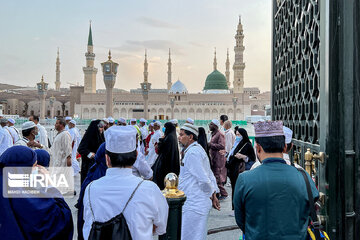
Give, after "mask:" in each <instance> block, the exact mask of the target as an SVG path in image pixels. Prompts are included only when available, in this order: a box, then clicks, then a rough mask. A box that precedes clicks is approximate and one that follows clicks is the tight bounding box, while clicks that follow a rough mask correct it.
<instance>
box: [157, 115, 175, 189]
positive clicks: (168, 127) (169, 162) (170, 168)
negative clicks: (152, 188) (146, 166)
mask: <svg viewBox="0 0 360 240" xmlns="http://www.w3.org/2000/svg"><path fill="white" fill-rule="evenodd" d="M164 127H165V137H164V138H160V139H159V143H158V153H159V156H158V157H157V159H156V161H155V163H154V165H153V167H152V169H153V181H154V182H155V183H156V184H157V185H158V187H159V188H160V189H164V178H165V176H166V174H168V173H171V172H172V173H175V174H176V175H179V172H180V157H179V147H178V141H177V137H176V127H175V125H174V124H172V123H171V122H167V123H165V125H164Z"/></svg>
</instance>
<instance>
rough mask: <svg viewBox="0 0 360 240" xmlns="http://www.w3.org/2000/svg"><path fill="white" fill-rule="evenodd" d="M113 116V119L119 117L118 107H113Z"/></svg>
mask: <svg viewBox="0 0 360 240" xmlns="http://www.w3.org/2000/svg"><path fill="white" fill-rule="evenodd" d="M113 117H114V118H115V119H118V118H119V117H120V113H119V109H118V108H115V109H114V112H113Z"/></svg>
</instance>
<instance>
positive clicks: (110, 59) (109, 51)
mask: <svg viewBox="0 0 360 240" xmlns="http://www.w3.org/2000/svg"><path fill="white" fill-rule="evenodd" d="M108 58H109V60H111V51H110V49H109V56H108Z"/></svg>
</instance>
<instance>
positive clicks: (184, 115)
mask: <svg viewBox="0 0 360 240" xmlns="http://www.w3.org/2000/svg"><path fill="white" fill-rule="evenodd" d="M186 118H187V110H186V109H185V108H183V109H181V119H186Z"/></svg>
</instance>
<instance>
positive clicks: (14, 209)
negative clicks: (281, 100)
mask: <svg viewBox="0 0 360 240" xmlns="http://www.w3.org/2000/svg"><path fill="white" fill-rule="evenodd" d="M0 124H1V128H0V167H1V168H4V167H8V166H19V167H22V166H27V167H37V168H39V171H40V172H42V173H46V169H47V168H48V167H72V168H73V171H74V176H76V175H79V174H80V175H81V179H80V181H81V190H80V193H79V194H76V192H74V194H75V195H78V196H79V198H78V202H77V204H76V208H77V210H78V214H77V230H78V231H77V232H78V239H112V238H113V239H115V238H117V239H131V238H132V239H140V240H143V239H152V238H153V235H162V234H165V233H166V227H167V219H168V204H167V201H166V199H165V197H164V196H163V194H162V193H161V190H163V189H164V187H165V186H164V178H165V176H166V175H167V174H168V173H175V174H176V175H178V176H179V186H178V188H179V189H180V190H182V191H184V193H185V195H186V201H185V203H184V206H183V208H182V226H181V237H182V239H185V240H187V239H195V240H197V239H199V240H202V239H206V236H207V222H208V217H209V213H210V210H211V208H212V207H213V208H215V209H217V210H219V211H220V208H221V206H220V204H221V201H223V200H225V199H226V198H228V192H227V191H226V189H225V187H224V186H225V185H226V184H230V185H231V199H232V210H233V211H232V213H231V216H234V217H235V219H236V222H237V224H238V225H239V227H240V228H241V230H242V231H243V233H244V234H245V235H246V237H247V239H267V238H268V236H269V235H271V236H274V237H279V236H281V237H284V238H280V239H305V238H302V237H303V236H304V237H305V236H306V227H307V224H308V219H309V218H308V216H309V206H308V205H309V204H308V201H309V200H308V198H307V192H306V187H305V182H304V181H303V179H302V177H301V173H300V172H299V170H301V169H300V168H301V167H300V166H298V165H295V164H294V163H292V162H291V161H290V159H289V156H288V152H289V151H290V150H291V148H292V144H291V139H292V131H291V130H290V129H289V128H286V127H284V126H283V125H282V122H279V121H275V122H271V121H268V122H259V123H256V124H254V128H255V142H256V143H255V146H256V147H255V148H254V146H253V143H252V142H251V141H250V139H249V136H248V134H247V131H246V130H245V129H244V128H241V127H238V126H235V127H234V128H233V126H232V122H231V121H229V120H228V117H227V116H226V115H222V116H220V119H213V120H212V121H211V122H210V124H209V131H206V130H205V129H204V128H203V127H197V126H196V125H195V124H194V120H192V119H190V118H188V119H187V120H186V123H185V124H184V125H182V126H179V124H178V121H177V120H176V119H173V120H170V121H168V122H166V123H165V124H164V125H163V124H162V123H161V122H160V121H147V120H145V119H143V118H142V119H140V120H139V121H137V119H130V120H129V121H126V119H124V118H120V119H118V120H114V119H113V118H112V117H109V118H104V119H94V120H92V121H91V123H90V125H89V126H88V128H87V130H86V131H85V134H84V135H83V136H81V135H80V133H79V130H78V129H77V128H76V121H75V120H73V119H71V117H66V118H65V119H57V120H56V124H55V130H56V131H57V135H56V137H55V138H54V141H53V142H52V144H50V142H49V140H48V137H47V133H46V130H45V128H44V127H43V126H41V125H40V123H39V119H38V117H37V116H31V117H30V118H29V121H27V122H25V123H23V124H22V128H21V132H20V131H19V130H17V129H16V128H15V127H14V124H15V121H14V120H13V119H5V118H0ZM0 174H1V179H0V181H1V184H0V185H1V186H0V188H1V191H3V188H4V186H3V183H2V181H3V176H2V174H3V173H2V172H1V173H0ZM308 177H309V179H310V180H311V178H310V176H308ZM228 180H229V183H227V181H228ZM310 182H311V187H312V191H313V195H314V199H315V200H316V199H317V198H318V192H317V190H316V187H315V185H314V183H313V181H312V180H311V181H310ZM0 198H1V203H0V216H2V217H1V220H0V236H2V238H3V237H4V239H72V238H73V232H74V231H73V219H72V214H71V210H70V208H69V206H68V205H67V203H66V202H65V201H64V199H63V198H62V197H59V198H13V199H10V198H5V197H3V196H1V197H0ZM3 216H4V217H3ZM289 222H290V223H291V224H289ZM282 223H284V225H286V226H283V227H281V228H280V227H279V226H281V224H282ZM287 236H292V237H296V238H286V237H287Z"/></svg>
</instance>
